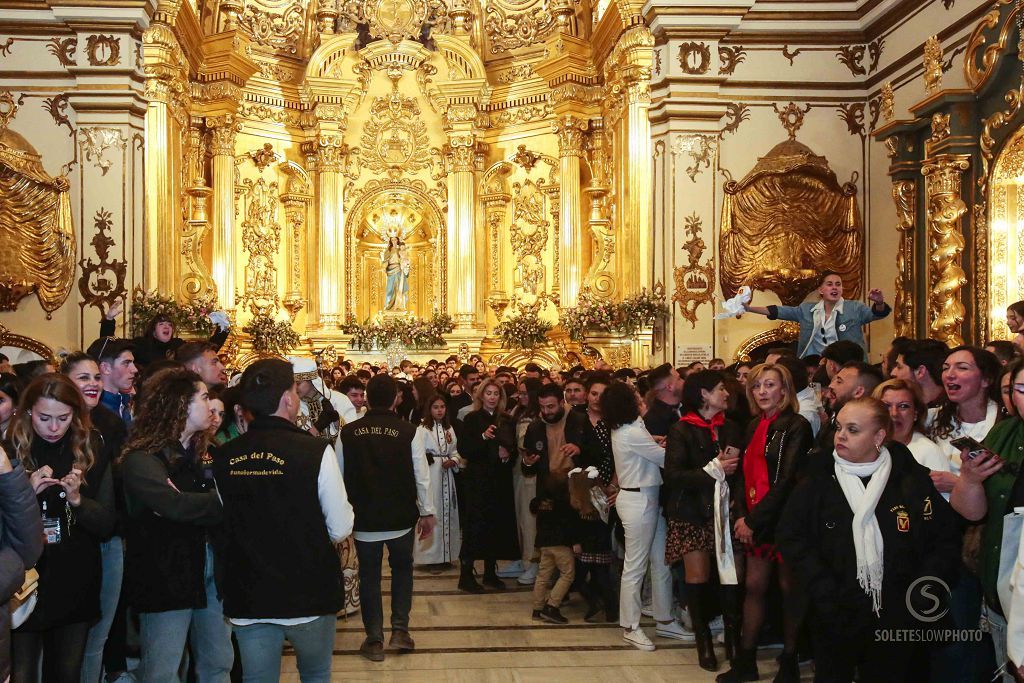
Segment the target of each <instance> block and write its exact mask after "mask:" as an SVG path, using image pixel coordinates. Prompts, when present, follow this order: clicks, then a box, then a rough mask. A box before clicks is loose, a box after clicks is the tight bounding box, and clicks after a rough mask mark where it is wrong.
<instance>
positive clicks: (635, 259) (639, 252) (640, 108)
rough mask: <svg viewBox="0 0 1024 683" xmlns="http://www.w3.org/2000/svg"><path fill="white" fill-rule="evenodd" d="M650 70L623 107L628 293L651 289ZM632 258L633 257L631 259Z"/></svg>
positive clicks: (632, 87)
mask: <svg viewBox="0 0 1024 683" xmlns="http://www.w3.org/2000/svg"><path fill="white" fill-rule="evenodd" d="M649 80H650V70H649V69H647V70H646V78H641V80H638V81H635V82H633V83H630V84H629V86H628V91H627V92H628V94H627V97H628V100H627V105H626V130H625V140H624V142H625V144H626V147H627V149H628V150H629V157H628V165H627V166H626V175H625V178H624V180H625V185H626V197H625V210H626V216H625V218H626V228H627V240H626V243H625V244H624V245H623V247H624V250H625V253H626V254H628V255H630V256H631V258H632V263H633V264H635V265H636V268H637V270H636V271H635V272H632V273H626V278H625V280H624V283H623V284H625V285H626V287H627V288H629V289H631V290H632V292H634V293H635V292H637V291H639V290H640V288H646V289H648V290H650V289H651V286H652V282H651V277H652V275H653V270H652V261H651V260H652V258H653V254H652V253H651V251H652V246H651V210H652V209H651V205H652V198H653V193H652V192H651V187H652V184H651V182H652V179H651V158H652V154H653V150H652V147H651V122H650V119H649V118H648V116H647V110H648V109H650V106H651V86H650V83H649ZM634 255H635V256H634Z"/></svg>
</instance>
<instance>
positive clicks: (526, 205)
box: [509, 179, 551, 296]
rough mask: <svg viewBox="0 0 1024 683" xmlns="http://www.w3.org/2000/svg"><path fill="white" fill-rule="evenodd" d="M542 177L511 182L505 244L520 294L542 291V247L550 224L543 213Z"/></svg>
mask: <svg viewBox="0 0 1024 683" xmlns="http://www.w3.org/2000/svg"><path fill="white" fill-rule="evenodd" d="M543 183H544V181H543V180H540V181H538V182H534V181H533V180H530V179H526V180H524V181H522V182H521V183H520V182H517V183H513V184H512V226H511V228H510V230H509V244H510V246H511V247H512V253H513V254H514V257H515V261H516V264H517V266H516V268H517V273H518V278H517V279H518V280H519V284H520V286H521V288H522V290H523V292H524V293H526V294H530V295H535V296H536V295H540V294H542V293H543V291H544V276H545V268H544V260H543V254H544V249H545V248H546V247H547V243H548V228H550V226H551V223H550V222H549V221H548V220H547V218H546V216H545V214H546V211H545V201H544V200H545V195H544V193H543V191H542V187H543Z"/></svg>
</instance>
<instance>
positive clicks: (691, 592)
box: [686, 583, 718, 671]
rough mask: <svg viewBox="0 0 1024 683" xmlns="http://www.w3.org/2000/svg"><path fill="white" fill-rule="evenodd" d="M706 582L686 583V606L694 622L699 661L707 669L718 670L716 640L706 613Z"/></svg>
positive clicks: (701, 666)
mask: <svg viewBox="0 0 1024 683" xmlns="http://www.w3.org/2000/svg"><path fill="white" fill-rule="evenodd" d="M707 588H708V585H707V584H706V583H688V584H686V607H687V609H688V610H689V612H690V621H691V622H693V636H694V638H695V639H696V641H697V663H698V664H700V668H702V669H704V670H705V671H718V658H717V657H715V642H714V641H713V640H712V638H711V629H710V628H708V619H707V615H706V614H705V613H704V601H705V593H706V591H707Z"/></svg>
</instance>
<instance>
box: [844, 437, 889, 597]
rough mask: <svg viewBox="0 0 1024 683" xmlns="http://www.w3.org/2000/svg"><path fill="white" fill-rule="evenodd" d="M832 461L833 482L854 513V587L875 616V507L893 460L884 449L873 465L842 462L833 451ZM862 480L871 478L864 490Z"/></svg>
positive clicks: (878, 593) (878, 548) (878, 560)
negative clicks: (864, 595) (868, 599)
mask: <svg viewBox="0 0 1024 683" xmlns="http://www.w3.org/2000/svg"><path fill="white" fill-rule="evenodd" d="M832 458H833V459H834V460H835V463H836V464H835V470H836V479H837V480H838V481H839V487H840V488H841V489H842V490H843V495H844V496H846V502H847V504H849V506H850V509H851V510H853V548H854V550H855V551H856V553H857V583H859V584H860V587H861V588H863V589H864V592H865V593H867V594H868V595H870V596H871V608H872V610H874V612H875V614H878V611H879V610H880V609H881V608H882V551H883V546H882V530H881V529H879V528H878V520H877V519H875V506H877V505H878V500H879V499H880V498H881V497H882V491H883V490H884V489H885V484H886V482H888V481H889V472H890V471H891V470H892V457H891V456H890V455H889V449H888V448H886V447H885V446H882V448H881V449H880V450H879V452H878V459H877V460H875V461H873V462H863V463H855V462H850V461H848V460H843V459H842V458H840V457H839V454H838V453H836V452H835V451H832ZM862 477H871V481H869V482H868V485H867V486H866V487H865V486H864V482H863V481H862V480H861V478H862Z"/></svg>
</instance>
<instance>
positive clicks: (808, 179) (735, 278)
mask: <svg viewBox="0 0 1024 683" xmlns="http://www.w3.org/2000/svg"><path fill="white" fill-rule="evenodd" d="M724 189H725V199H724V203H723V207H722V232H721V238H720V240H719V259H720V261H721V271H720V279H721V284H722V293H723V295H724V296H725V297H726V298H731V297H733V296H735V295H736V292H737V291H738V290H739V288H740V287H741V286H743V285H749V286H750V287H751V288H752V289H760V290H762V291H773V292H775V293H776V294H777V295H778V296H779V298H780V299H781V301H782V303H784V304H786V305H790V306H794V305H797V304H799V303H800V302H801V301H803V300H804V298H805V297H806V296H807V294H809V293H810V292H812V291H814V289H815V287H816V286H817V276H818V273H819V272H820V271H821V270H824V269H829V270H834V271H836V272H837V273H839V274H840V275H841V276H842V278H843V284H844V290H845V292H846V296H847V297H849V298H851V299H855V298H857V297H858V296H859V293H860V289H861V273H862V270H863V240H864V234H863V230H864V227H863V224H862V222H861V218H860V211H859V209H858V206H857V186H856V185H855V184H854V183H853V182H850V183H846V184H844V185H840V184H839V182H838V181H837V180H836V175H835V173H834V172H833V171H832V170H831V169H830V168H829V165H828V160H827V159H825V157H821V156H818V155H816V154H815V153H814V152H812V151H811V150H810V149H809V148H808V147H806V146H805V145H803V144H802V143H800V142H797V141H796V140H786V141H785V142H782V143H780V144H778V145H776V146H775V147H774V148H773V149H772V150H771V151H770V152H769V153H768V154H767V155H766V156H764V157H762V158H760V159H759V160H758V162H757V164H756V165H755V166H754V168H753V169H752V170H751V171H750V173H748V174H747V175H746V177H744V178H743V180H740V181H739V182H736V181H731V182H727V183H726V184H725V188H724Z"/></svg>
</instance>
